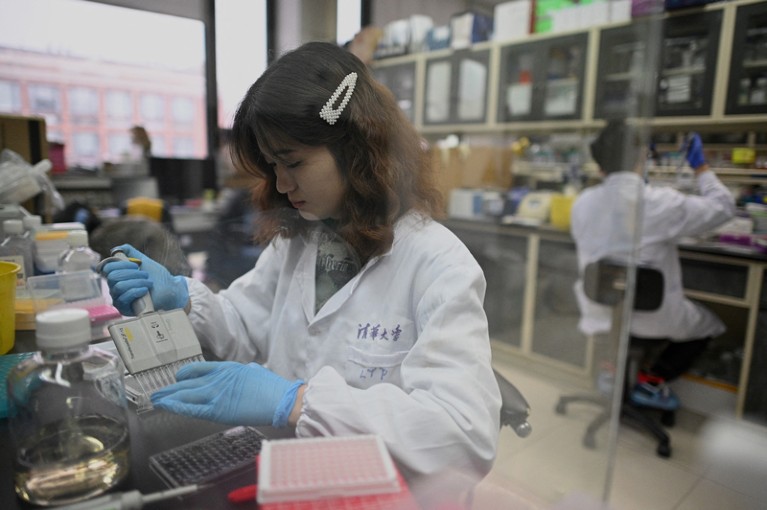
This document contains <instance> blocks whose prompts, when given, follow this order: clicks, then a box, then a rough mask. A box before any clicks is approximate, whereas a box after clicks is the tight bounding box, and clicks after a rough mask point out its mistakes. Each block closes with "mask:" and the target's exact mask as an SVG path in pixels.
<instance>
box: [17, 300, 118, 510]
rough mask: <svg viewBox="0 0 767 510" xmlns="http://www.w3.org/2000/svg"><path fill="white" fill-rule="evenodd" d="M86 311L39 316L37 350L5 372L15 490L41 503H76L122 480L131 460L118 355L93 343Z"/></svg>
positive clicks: (23, 496) (37, 322) (50, 312)
mask: <svg viewBox="0 0 767 510" xmlns="http://www.w3.org/2000/svg"><path fill="white" fill-rule="evenodd" d="M90 329H91V328H90V320H89V317H88V312H86V311H85V310H83V309H79V308H67V309H57V310H49V311H46V312H43V313H40V314H38V315H37V317H36V330H37V332H36V339H37V346H38V348H39V352H37V353H35V355H33V356H32V357H30V358H27V359H26V360H24V361H22V362H21V363H19V364H18V365H16V367H14V368H13V369H12V370H11V372H10V373H9V375H8V401H9V409H8V412H9V430H10V436H11V440H12V447H13V451H14V455H13V481H14V486H15V490H16V494H17V495H18V496H19V497H20V498H21V499H22V500H24V501H26V502H29V503H32V504H36V505H45V506H48V505H60V504H71V503H75V502H79V501H83V500H85V499H88V498H91V497H93V496H96V495H99V494H102V493H104V492H106V491H107V490H109V489H111V488H112V487H114V486H116V485H117V484H118V483H120V482H121V481H122V480H123V479H124V478H125V477H126V475H127V474H128V471H129V463H130V460H129V459H130V455H129V453H130V448H129V444H130V441H129V432H128V431H129V429H128V420H127V404H126V399H125V387H124V384H123V375H122V374H123V372H124V369H123V366H122V362H121V360H120V359H119V358H118V357H117V356H115V355H113V354H111V353H109V352H106V351H103V350H101V349H98V348H95V347H92V346H90V345H89V342H90V339H91V331H90Z"/></svg>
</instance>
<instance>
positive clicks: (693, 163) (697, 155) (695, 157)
mask: <svg viewBox="0 0 767 510" xmlns="http://www.w3.org/2000/svg"><path fill="white" fill-rule="evenodd" d="M686 157H687V164H689V165H690V168H692V169H693V170H695V169H696V168H699V167H701V166H703V165H705V164H706V158H705V156H703V142H702V141H701V140H700V135H699V134H698V133H690V135H689V138H688V139H687V154H686Z"/></svg>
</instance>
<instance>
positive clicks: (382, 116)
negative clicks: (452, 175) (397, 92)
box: [232, 42, 442, 261]
mask: <svg viewBox="0 0 767 510" xmlns="http://www.w3.org/2000/svg"><path fill="white" fill-rule="evenodd" d="M352 72H355V73H357V81H356V86H355V88H354V93H353V94H352V97H351V100H350V101H349V103H348V104H347V105H346V107H345V108H344V110H343V112H342V114H341V116H340V118H339V119H338V121H337V122H336V123H335V124H333V125H330V124H328V123H327V122H326V121H325V120H324V119H322V118H321V117H320V115H319V112H320V110H321V109H322V107H323V105H324V104H325V103H326V102H327V101H328V99H330V97H331V96H332V95H333V93H334V92H335V90H336V88H337V87H338V86H339V85H340V83H341V82H342V80H343V79H344V78H345V77H346V76H347V75H348V74H349V73H352ZM232 137H233V141H232V159H233V161H234V163H235V165H237V166H239V167H240V168H242V169H243V170H245V171H247V172H249V173H251V174H253V175H256V176H257V177H259V179H260V182H259V184H258V185H257V187H256V189H255V193H254V201H255V202H256V206H257V207H258V209H259V210H260V214H259V224H258V229H259V230H258V233H257V235H258V238H259V240H260V241H262V242H263V241H268V240H271V239H272V238H274V237H275V236H278V235H280V236H285V237H292V236H295V235H297V234H299V233H302V232H304V231H305V230H306V229H308V228H310V226H311V225H312V222H309V221H307V220H304V219H303V218H301V217H300V215H299V214H298V213H297V211H296V210H295V209H293V208H292V207H291V205H290V202H289V201H288V199H287V197H286V196H285V195H283V194H281V193H279V192H278V191H277V187H276V176H275V173H274V171H273V170H272V169H271V168H270V167H269V165H268V164H267V163H266V160H265V158H264V154H263V153H262V152H261V149H260V148H259V144H260V146H261V147H264V149H265V150H270V149H271V148H274V147H278V146H279V145H281V142H291V141H292V142H297V143H299V144H302V145H308V146H326V147H327V148H328V150H329V151H330V153H331V154H332V155H333V157H334V158H335V161H336V164H337V165H338V168H339V169H340V171H341V174H342V176H343V178H344V180H345V181H346V183H347V184H348V187H347V191H346V196H345V197H344V201H343V205H342V211H341V218H340V222H339V233H340V234H341V235H342V236H343V237H344V239H345V240H346V241H347V242H349V243H350V244H351V246H352V247H354V249H355V250H356V251H357V254H358V255H359V256H360V258H361V259H362V260H363V261H366V260H368V259H369V258H370V257H372V256H374V255H378V254H381V253H384V252H385V251H386V250H388V248H389V247H390V246H391V243H392V241H393V237H394V223H395V222H396V221H397V219H398V218H400V217H401V216H402V215H404V214H405V213H407V212H408V211H410V210H416V211H420V212H423V213H425V214H426V215H433V214H435V213H437V212H438V211H440V210H441V199H442V197H441V195H440V193H439V191H438V190H437V188H436V187H435V184H434V177H433V172H432V167H431V162H430V158H429V155H428V153H427V151H426V150H425V148H424V146H423V142H422V140H421V138H420V136H419V135H418V133H417V132H416V130H415V128H414V127H413V126H412V124H411V123H410V122H409V120H408V119H407V117H405V115H404V114H403V112H402V110H401V109H400V108H399V106H398V105H397V102H396V100H395V98H394V96H393V95H392V94H391V92H389V90H388V89H386V88H385V87H384V86H382V85H381V84H380V83H378V82H377V81H376V80H375V79H374V77H373V75H372V73H371V72H370V71H369V70H368V68H367V67H366V66H365V65H364V64H363V63H362V62H361V61H360V60H359V59H358V58H357V57H355V56H354V55H352V54H351V53H349V52H347V51H346V50H344V49H342V48H340V47H338V46H336V45H334V44H330V43H321V42H312V43H307V44H304V45H303V46H301V47H299V48H298V49H296V50H293V51H291V52H289V53H286V54H285V55H283V56H282V57H281V58H279V59H278V60H277V61H276V62H274V63H273V64H272V65H271V66H270V67H269V68H268V69H267V70H266V71H265V72H264V74H263V75H261V77H260V78H259V79H258V80H257V81H256V82H255V83H254V84H253V85H252V86H251V87H250V89H249V90H248V92H247V94H246V95H245V98H244V99H243V100H242V103H241V104H240V106H239V108H238V110H237V113H236V114H235V118H234V124H233V127H232Z"/></svg>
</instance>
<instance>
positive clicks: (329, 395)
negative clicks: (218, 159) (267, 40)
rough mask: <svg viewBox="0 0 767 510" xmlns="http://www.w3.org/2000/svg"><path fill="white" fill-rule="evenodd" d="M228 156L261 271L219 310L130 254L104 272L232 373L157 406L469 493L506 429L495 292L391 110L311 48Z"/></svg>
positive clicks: (175, 392) (245, 111) (283, 75)
mask: <svg viewBox="0 0 767 510" xmlns="http://www.w3.org/2000/svg"><path fill="white" fill-rule="evenodd" d="M232 147H233V153H232V154H233V160H234V162H235V164H236V165H238V167H239V168H242V169H244V170H246V171H248V172H250V173H251V174H253V175H255V176H256V177H257V180H258V187H257V188H256V190H255V195H254V196H255V201H256V207H257V209H258V210H259V211H261V213H260V215H259V222H260V223H259V230H258V232H257V235H258V238H259V240H262V241H267V242H269V245H268V247H267V248H266V249H265V250H264V252H263V253H262V255H261V256H260V257H259V259H258V261H257V263H256V265H255V267H254V268H253V269H252V270H251V271H249V272H248V273H246V274H245V275H243V276H242V277H240V278H239V279H237V280H236V281H234V282H233V283H232V284H231V285H230V286H229V287H228V288H227V289H224V290H222V291H220V292H219V293H217V294H214V293H213V292H211V291H210V290H209V289H208V288H207V287H206V286H205V285H203V284H202V283H200V282H199V281H196V280H193V279H189V278H183V277H179V276H172V275H170V274H169V273H168V272H167V271H166V270H165V269H164V268H163V267H162V266H160V265H159V264H156V263H154V262H153V261H152V260H151V259H149V258H148V257H146V256H145V255H143V254H142V253H140V252H138V251H137V250H135V249H133V248H132V247H130V246H123V249H124V251H125V252H126V255H128V256H129V257H136V258H139V259H141V261H142V262H141V264H140V268H139V266H137V265H136V264H134V263H132V262H129V261H120V262H111V263H109V264H107V265H106V266H105V267H104V272H105V273H106V274H107V280H108V283H109V286H110V292H111V294H112V296H113V301H114V303H115V306H117V307H118V309H119V310H120V311H121V312H122V313H124V314H127V315H131V314H132V311H131V309H130V303H131V302H133V301H134V300H135V299H136V298H138V297H140V296H142V295H144V294H145V293H146V292H147V291H148V292H150V295H151V297H152V299H153V301H154V303H155V306H156V307H157V308H160V309H174V308H186V309H187V311H188V314H189V318H190V320H191V322H192V324H193V325H194V329H195V331H196V333H197V335H198V336H199V338H200V341H201V343H202V345H203V346H204V347H206V348H207V349H209V350H210V351H212V352H213V353H214V354H215V355H216V356H218V357H219V358H221V359H224V360H227V361H210V362H208V361H206V362H200V363H193V364H190V365H188V366H185V367H183V368H182V369H180V370H179V372H178V374H177V379H178V382H177V383H176V384H173V385H171V386H168V387H166V388H163V389H161V390H159V391H157V392H155V393H154V394H153V395H152V402H153V404H154V406H155V407H158V408H162V409H167V410H170V411H172V412H176V413H181V414H186V415H190V416H195V417H198V418H203V419H209V420H215V421H219V422H225V423H231V424H246V425H274V426H277V427H282V426H294V427H295V433H296V436H298V437H310V436H344V435H352V434H377V435H379V436H381V437H382V438H383V440H384V442H385V444H386V446H387V448H388V450H389V452H390V453H391V454H392V457H393V458H394V459H395V461H396V462H397V463H398V466H399V468H400V470H401V471H402V473H403V475H404V476H405V477H406V479H408V480H409V481H411V482H413V483H417V481H418V480H419V479H422V478H423V477H427V478H428V477H439V476H441V475H445V474H447V473H450V472H456V471H457V472H460V473H462V475H464V476H465V479H466V480H467V483H468V485H469V486H470V485H471V484H474V483H476V482H477V481H478V480H480V479H481V478H482V477H484V476H485V475H486V474H487V473H488V472H489V470H490V468H491V466H492V464H493V462H494V459H495V455H496V446H497V441H498V434H499V428H500V423H499V422H500V407H501V396H500V391H499V389H498V385H497V382H496V380H495V378H494V374H493V370H492V367H491V349H490V342H489V336H488V326H487V319H486V316H485V313H484V310H483V299H484V294H485V288H486V281H485V278H484V276H483V273H482V270H481V269H480V267H479V265H478V264H477V262H476V261H475V260H474V258H473V257H472V256H471V254H470V253H469V251H468V249H467V248H466V247H465V246H464V245H463V244H462V243H461V241H460V240H459V239H458V238H457V237H456V236H455V235H453V234H452V233H451V232H450V231H449V230H447V229H446V228H445V227H444V226H442V225H441V224H439V223H437V222H436V221H434V220H433V219H432V215H435V214H436V213H438V212H440V211H441V203H440V202H441V196H440V194H439V192H438V190H437V189H436V188H435V186H434V180H433V175H432V169H431V164H430V158H429V154H428V152H427V151H426V150H425V147H424V145H423V143H422V141H421V138H420V137H419V136H418V134H417V132H416V131H415V129H414V127H413V126H412V125H411V124H410V123H409V122H408V120H407V119H406V117H405V116H404V115H403V113H402V112H401V110H400V108H399V107H398V105H397V103H396V101H395V99H394V97H393V95H392V94H391V93H390V92H389V91H388V90H387V89H385V88H384V87H383V86H382V85H380V84H379V83H377V82H376V81H375V79H374V78H373V76H372V74H371V73H370V72H369V71H368V69H367V68H366V66H365V64H364V63H362V62H361V61H360V60H359V59H357V58H356V57H355V56H353V55H352V54H350V53H349V52H346V51H344V50H343V49H341V48H338V47H336V46H335V45H333V44H327V43H307V44H305V45H303V46H301V47H299V48H298V49H296V50H294V51H292V52H289V53H287V54H285V55H284V56H282V57H281V58H279V59H278V60H277V61H276V62H275V63H273V64H272V65H271V66H270V67H269V68H268V69H267V70H266V71H265V72H264V74H263V75H262V76H261V77H260V78H259V79H258V80H257V81H256V82H255V83H254V84H253V85H252V86H251V88H250V90H249V91H248V92H247V94H246V95H245V97H244V99H243V100H242V103H241V105H240V106H239V109H238V111H237V113H236V115H235V119H234V124H233V129H232ZM452 488H454V489H458V488H461V489H466V488H467V487H452Z"/></svg>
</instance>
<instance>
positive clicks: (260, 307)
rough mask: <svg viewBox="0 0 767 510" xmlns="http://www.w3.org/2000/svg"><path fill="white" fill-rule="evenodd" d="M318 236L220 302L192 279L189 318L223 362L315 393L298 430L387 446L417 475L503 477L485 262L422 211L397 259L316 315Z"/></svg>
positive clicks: (285, 249) (386, 260)
mask: <svg viewBox="0 0 767 510" xmlns="http://www.w3.org/2000/svg"><path fill="white" fill-rule="evenodd" d="M316 254H317V242H316V237H315V236H303V237H297V238H294V239H292V240H284V239H280V238H278V239H276V240H275V241H274V242H272V243H271V244H270V246H269V247H268V248H266V249H265V250H264V252H263V254H262V255H261V256H260V258H259V259H258V262H257V263H256V266H255V268H254V269H252V270H251V271H249V272H248V273H246V274H245V275H243V276H242V277H240V278H239V279H237V280H236V281H235V282H233V283H232V284H231V286H230V287H229V288H228V289H226V290H223V291H221V292H219V293H218V294H217V295H216V294H213V293H212V292H210V291H209V290H208V289H207V287H205V286H204V285H203V284H201V283H200V282H198V281H195V280H188V282H189V291H190V297H191V303H192V308H191V312H190V314H189V318H190V319H191V321H192V324H193V325H194V328H195V331H196V333H197V334H198V336H199V338H200V341H201V343H202V344H203V345H204V346H206V347H208V348H209V349H211V350H212V351H213V352H214V353H215V354H216V355H217V356H219V357H221V358H226V359H230V360H237V361H241V362H250V361H253V360H255V361H258V362H260V363H264V364H265V365H266V366H267V367H268V368H270V369H271V370H273V371H274V372H276V373H277V374H279V375H281V376H283V377H285V378H287V379H290V380H294V379H297V378H300V379H303V380H304V381H306V382H307V383H308V387H307V390H306V392H305V393H304V397H303V412H302V415H301V417H300V419H299V421H298V425H297V428H296V434H297V435H298V436H299V437H308V436H329V435H333V436H342V435H349V434H359V433H374V434H378V435H380V436H382V438H383V440H384V441H385V443H386V445H387V447H388V449H389V451H390V453H391V454H392V456H393V457H394V458H395V459H396V460H397V461H398V463H399V465H400V468H401V470H402V471H403V474H404V475H405V476H410V475H430V474H437V473H440V472H444V471H445V470H448V469H449V470H453V469H456V470H460V471H462V472H464V473H466V474H469V475H470V476H471V477H472V478H474V479H475V480H476V479H479V478H481V477H482V476H484V475H485V474H486V473H487V472H488V471H489V470H490V468H491V466H492V463H493V460H494V458H495V451H496V445H497V440H498V432H499V427H500V424H499V421H500V405H501V397H500V392H499V389H498V385H497V383H496V381H495V378H494V375H493V372H492V369H491V365H490V361H491V352H490V343H489V337H488V330H487V319H486V317H485V313H484V311H483V307H482V303H483V299H484V294H485V287H486V282H485V279H484V276H483V273H482V270H481V269H480V267H479V265H478V264H477V262H476V261H475V260H474V258H473V257H472V256H471V254H470V253H469V251H468V250H467V249H466V247H465V246H464V245H463V244H462V243H461V242H460V241H459V240H458V238H457V237H455V236H454V235H453V234H452V233H451V232H450V231H449V230H447V229H446V228H445V227H444V226H442V225H440V224H439V223H437V222H434V221H432V220H431V219H424V218H422V217H420V216H419V215H416V214H409V215H407V216H405V217H404V218H402V219H401V220H400V221H399V222H398V223H397V225H396V230H395V236H394V243H393V246H392V248H391V250H390V251H389V252H388V253H386V254H384V255H382V256H380V257H375V258H374V259H372V260H370V261H369V262H368V263H367V264H366V265H365V266H364V267H363V268H362V270H361V271H360V272H359V274H357V275H356V276H355V277H354V278H352V280H351V281H349V282H348V283H347V284H346V285H345V286H344V287H343V288H342V289H340V290H339V291H338V292H337V293H336V294H335V295H333V296H332V297H331V298H330V299H329V300H328V301H327V303H326V304H325V305H324V306H323V307H322V308H321V309H320V310H319V312H318V313H316V314H315V312H314V308H315V307H314V303H315V289H314V270H315V259H316Z"/></svg>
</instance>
